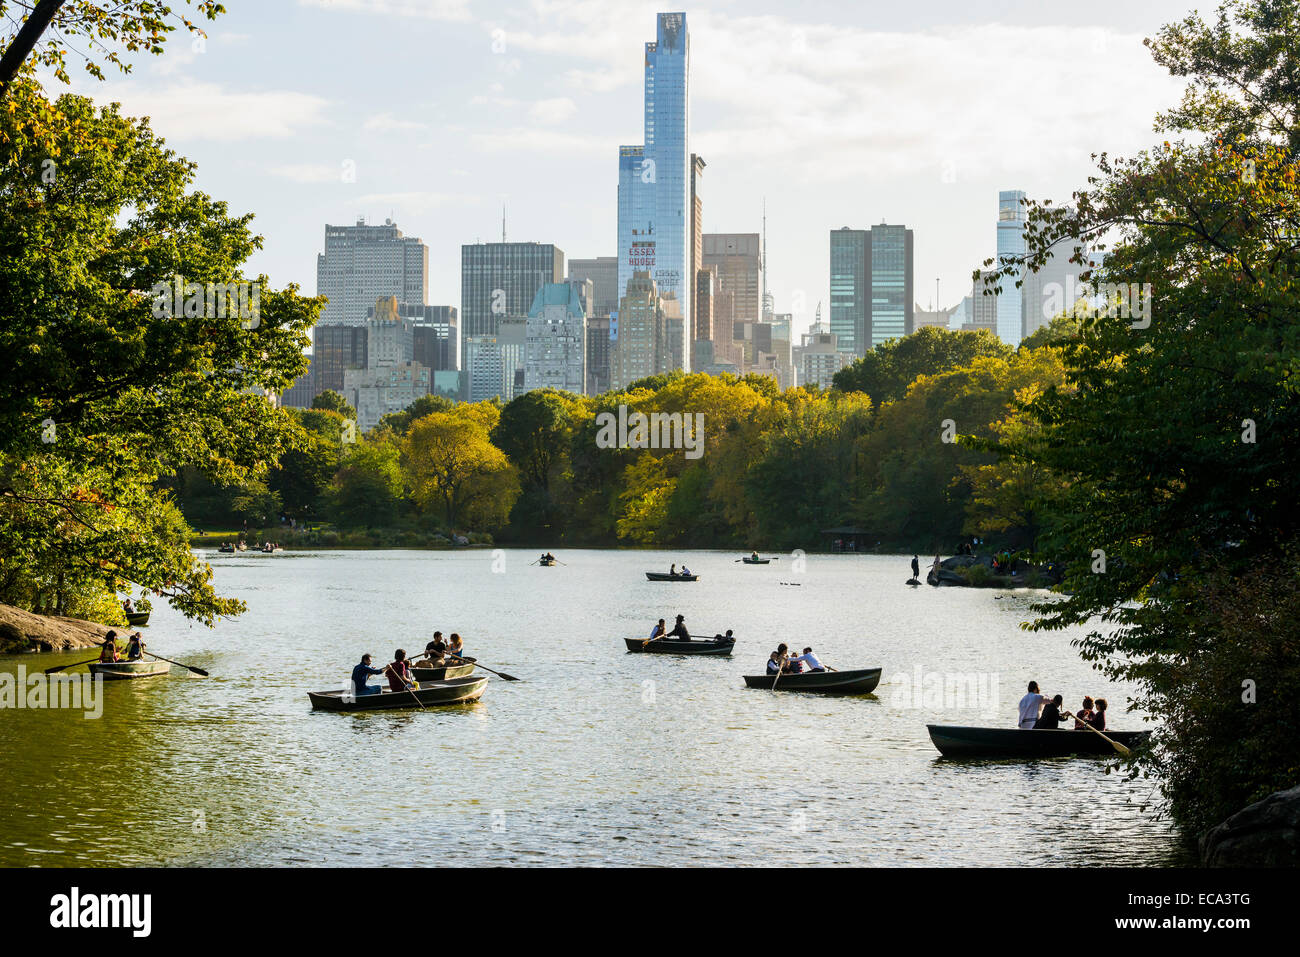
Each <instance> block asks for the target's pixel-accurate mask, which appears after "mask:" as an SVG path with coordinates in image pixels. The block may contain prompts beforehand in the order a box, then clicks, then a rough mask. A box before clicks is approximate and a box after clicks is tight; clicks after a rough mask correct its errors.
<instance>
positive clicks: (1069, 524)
mask: <svg viewBox="0 0 1300 957" xmlns="http://www.w3.org/2000/svg"><path fill="white" fill-rule="evenodd" d="M1298 11H1300V4H1297V3H1296V2H1295V0H1250V2H1230V3H1227V4H1225V5H1223V6H1221V7H1220V8H1219V13H1218V18H1217V21H1216V22H1214V23H1205V22H1204V21H1202V20H1201V19H1200V18H1199V17H1197V16H1195V15H1192V16H1189V17H1188V18H1186V19H1185V20H1183V21H1181V22H1180V23H1177V24H1174V25H1171V26H1167V27H1165V28H1164V29H1163V30H1162V31H1161V32H1160V35H1159V36H1158V38H1156V39H1155V40H1152V41H1149V43H1148V45H1149V46H1150V47H1151V49H1152V50H1153V53H1154V55H1155V56H1156V59H1157V61H1158V62H1160V63H1162V64H1163V65H1165V66H1166V67H1167V68H1168V69H1169V70H1170V72H1171V73H1174V74H1175V75H1179V76H1185V77H1187V78H1188V79H1189V81H1190V84H1189V89H1188V92H1187V95H1186V96H1185V98H1184V100H1183V102H1182V104H1181V105H1180V106H1179V107H1178V108H1177V109H1175V110H1173V111H1171V112H1169V113H1167V114H1165V115H1163V116H1162V117H1161V118H1160V120H1159V126H1158V128H1160V129H1162V130H1163V131H1165V132H1167V133H1171V134H1173V135H1175V136H1178V135H1180V134H1190V136H1188V137H1187V138H1186V139H1175V140H1173V141H1172V142H1168V141H1167V142H1165V143H1164V144H1163V145H1161V146H1159V147H1156V148H1154V149H1152V150H1150V151H1147V152H1143V153H1140V154H1138V155H1137V156H1136V157H1134V158H1132V159H1128V160H1116V159H1111V158H1109V157H1107V156H1105V155H1104V154H1103V155H1102V157H1101V158H1100V160H1099V162H1098V166H1099V174H1098V175H1097V176H1096V177H1094V178H1093V180H1092V184H1093V185H1092V187H1091V188H1090V189H1088V190H1084V191H1080V192H1078V193H1076V194H1075V196H1074V201H1073V204H1072V206H1071V207H1068V208H1067V207H1058V206H1051V205H1048V204H1034V205H1033V206H1031V209H1030V211H1029V223H1028V225H1027V228H1026V239H1027V244H1028V250H1029V252H1028V255H1027V256H1026V257H1025V261H1026V263H1041V262H1043V261H1044V259H1045V253H1046V250H1047V248H1048V247H1049V246H1050V245H1052V244H1053V243H1054V242H1058V241H1061V240H1062V239H1063V238H1065V237H1080V238H1081V239H1083V240H1084V241H1086V242H1089V243H1090V244H1095V243H1099V242H1100V241H1101V240H1102V239H1103V237H1106V236H1115V237H1116V240H1115V245H1114V248H1113V249H1112V250H1111V252H1110V254H1109V255H1108V256H1107V258H1106V261H1105V266H1104V268H1103V269H1102V270H1101V274H1100V275H1099V276H1098V279H1099V280H1100V281H1101V282H1102V283H1107V284H1110V290H1109V295H1108V298H1109V304H1108V306H1109V307H1108V308H1106V309H1104V310H1099V311H1098V312H1097V314H1096V315H1092V316H1090V317H1088V319H1087V320H1086V321H1085V322H1084V323H1083V325H1082V328H1081V330H1080V334H1079V336H1078V338H1077V339H1071V340H1068V341H1067V342H1065V343H1064V345H1063V347H1062V352H1063V354H1064V356H1065V362H1066V375H1067V380H1068V384H1069V390H1068V391H1067V390H1065V389H1047V390H1045V391H1044V392H1043V394H1042V395H1040V396H1038V397H1037V398H1035V399H1034V400H1033V401H1031V402H1030V403H1029V404H1028V405H1027V410H1028V412H1029V413H1030V414H1031V415H1032V416H1033V417H1034V418H1035V419H1036V420H1037V421H1038V422H1040V423H1042V425H1043V429H1042V432H1041V437H1040V438H1038V439H1036V440H1035V441H1033V442H1032V443H1019V444H1017V447H1016V449H1015V451H1016V452H1017V454H1019V455H1021V456H1022V457H1023V458H1024V459H1025V460H1026V461H1029V462H1032V463H1034V464H1035V465H1037V466H1040V467H1044V468H1048V469H1050V470H1052V471H1053V472H1054V473H1055V474H1057V475H1058V476H1061V477H1064V478H1066V479H1068V480H1069V485H1068V492H1067V494H1066V495H1065V496H1064V498H1063V501H1062V502H1061V506H1060V509H1059V513H1058V515H1057V517H1056V519H1055V520H1054V522H1053V527H1052V528H1050V529H1049V530H1048V531H1047V533H1046V534H1045V536H1044V537H1045V541H1046V545H1047V548H1048V549H1049V550H1050V551H1051V552H1052V553H1054V554H1056V555H1060V556H1068V567H1067V573H1066V581H1065V585H1064V589H1065V591H1066V593H1067V597H1066V598H1064V599H1063V600H1061V601H1059V602H1055V603H1052V604H1051V605H1044V606H1041V607H1040V608H1039V615H1040V617H1039V618H1038V619H1037V620H1036V622H1035V627H1038V628H1060V627H1065V626H1067V625H1074V624H1087V625H1089V627H1090V631H1089V632H1088V634H1087V636H1086V637H1085V638H1084V639H1082V640H1081V642H1080V649H1081V653H1082V654H1083V656H1084V657H1085V658H1086V659H1088V660H1090V661H1093V662H1095V663H1097V665H1098V667H1101V668H1103V669H1104V670H1105V671H1106V672H1107V673H1108V674H1110V675H1112V676H1114V677H1116V678H1119V679H1124V680H1128V681H1132V682H1133V683H1134V684H1135V686H1136V687H1137V689H1138V690H1137V693H1136V695H1135V698H1134V702H1135V703H1136V704H1137V705H1138V707H1140V708H1142V709H1143V710H1145V711H1147V712H1149V713H1151V714H1154V715H1156V716H1158V717H1159V718H1161V719H1162V720H1161V722H1160V723H1159V724H1158V725H1157V727H1156V730H1155V732H1154V745H1153V747H1152V748H1149V749H1145V750H1143V751H1141V752H1139V753H1138V757H1137V759H1136V763H1135V764H1134V765H1133V769H1132V770H1133V773H1154V774H1156V775H1158V778H1159V782H1160V786H1161V790H1162V792H1163V793H1164V794H1165V796H1166V798H1167V799H1168V801H1169V809H1170V811H1171V813H1172V814H1173V816H1174V817H1175V819H1176V820H1178V821H1179V822H1181V823H1183V824H1185V825H1187V826H1188V828H1189V829H1191V830H1192V831H1193V832H1195V831H1198V830H1202V829H1204V828H1205V827H1207V826H1209V825H1210V824H1213V823H1215V822H1216V821H1217V819H1220V818H1221V817H1222V816H1223V815H1224V814H1225V813H1227V812H1229V811H1231V810H1235V809H1236V807H1235V806H1234V805H1239V804H1240V803H1241V802H1242V801H1244V800H1246V799H1247V798H1248V797H1249V796H1250V795H1256V796H1257V795H1258V793H1259V788H1260V787H1262V786H1264V784H1265V782H1278V781H1282V780H1286V781H1287V782H1288V783H1293V782H1294V773H1295V766H1296V765H1295V752H1294V747H1293V746H1292V745H1291V744H1290V743H1288V741H1287V740H1286V739H1287V738H1288V737H1289V735H1286V734H1280V733H1278V729H1281V728H1283V727H1289V725H1290V721H1291V718H1290V708H1289V703H1288V702H1287V701H1286V700H1285V698H1284V696H1280V695H1279V696H1261V697H1259V698H1258V700H1256V701H1253V702H1247V701H1246V700H1245V699H1244V696H1243V693H1242V687H1241V682H1242V680H1243V679H1246V678H1252V677H1253V675H1255V674H1256V673H1261V674H1262V673H1270V674H1275V675H1276V674H1277V667H1276V658H1275V655H1276V654H1277V653H1278V648H1279V647H1283V645H1280V644H1279V642H1281V641H1282V640H1283V639H1284V638H1285V637H1286V636H1285V634H1283V633H1282V632H1281V631H1279V630H1278V629H1277V627H1276V625H1272V624H1270V625H1268V627H1267V628H1266V627H1265V626H1264V623H1263V622H1260V620H1259V618H1258V617H1256V616H1259V615H1262V614H1264V613H1265V607H1266V604H1267V603H1266V601H1265V600H1264V598H1263V597H1262V596H1264V595H1266V594H1267V593H1268V591H1269V589H1270V588H1272V587H1273V586H1272V585H1271V584H1269V583H1268V582H1267V581H1259V580H1258V579H1255V586H1257V587H1255V586H1251V590H1243V591H1242V592H1241V593H1240V594H1239V595H1237V594H1235V593H1234V587H1233V585H1232V583H1233V582H1235V581H1243V582H1247V583H1249V582H1251V581H1252V579H1253V578H1254V576H1255V575H1256V573H1257V571H1258V570H1259V569H1274V568H1276V569H1277V570H1278V577H1279V579H1280V580H1289V581H1291V582H1292V583H1294V578H1295V575H1296V573H1297V571H1300V568H1298V566H1297V563H1296V554H1295V547H1296V544H1297V542H1298V541H1300V512H1297V510H1296V508H1295V502H1296V501H1297V499H1300V462H1297V457H1296V450H1297V449H1300V442H1297V435H1296V422H1298V421H1300V403H1298V402H1297V390H1296V383H1297V381H1300V380H1297V378H1296V375H1295V373H1296V372H1297V370H1298V369H1300V327H1298V326H1297V323H1296V320H1295V316H1296V313H1297V305H1300V297H1298V296H1297V292H1296V290H1297V289H1300V247H1297V245H1296V243H1295V221H1296V220H1295V210H1296V209H1297V208H1300V188H1298V184H1297V175H1296V160H1297V146H1298V145H1300V117H1298V114H1297V111H1298V110H1300V106H1298V101H1300V98H1297V96H1296V95H1295V93H1296V88H1297V86H1296V64H1297V63H1298V62H1300V30H1297V24H1298V23H1300V13H1298ZM1017 268H1018V267H1017V264H1015V263H1008V264H1004V265H1003V267H1002V268H1001V269H1000V270H999V271H1000V273H1001V274H1002V276H1003V277H1006V276H1009V275H1013V274H1015V272H1016V271H1017ZM1040 351H1041V350H1040ZM1257 625H1258V628H1257ZM1238 627H1241V628H1243V629H1248V630H1250V631H1252V632H1254V631H1258V632H1259V633H1261V634H1264V633H1266V632H1268V629H1269V628H1271V629H1272V635H1273V636H1275V637H1270V638H1269V639H1268V640H1261V641H1258V642H1253V641H1247V640H1245V639H1244V637H1243V638H1242V639H1240V640H1239V639H1238V637H1237V636H1236V635H1234V634H1233V632H1234V631H1235V630H1236V629H1237V628H1238ZM1225 649H1227V650H1228V651H1229V652H1230V654H1231V661H1232V662H1233V666H1234V672H1233V675H1231V676H1229V675H1227V674H1224V673H1223V672H1222V671H1221V670H1220V669H1219V667H1218V664H1217V662H1218V658H1217V657H1216V656H1219V655H1221V654H1222V653H1223V652H1224V650H1225ZM1189 676H1198V680H1189ZM1200 678H1204V680H1200ZM1247 708H1249V709H1250V713H1249V715H1247V714H1243V713H1242V710H1243V709H1247ZM1226 715H1230V716H1231V717H1230V718H1228V719H1225V716H1226ZM1243 735H1245V736H1246V737H1244V738H1243ZM1243 754H1248V755H1249V756H1250V760H1251V762H1252V768H1251V770H1250V772H1249V774H1248V775H1247V779H1248V782H1249V785H1248V786H1247V787H1244V788H1238V787H1233V788H1230V789H1228V790H1227V791H1226V792H1225V793H1223V794H1220V793H1217V792H1215V791H1213V790H1211V789H1208V788H1206V787H1205V786H1203V785H1202V784H1201V782H1202V781H1215V780H1222V775H1220V774H1219V773H1218V771H1217V770H1216V769H1217V768H1218V767H1219V766H1221V765H1222V766H1228V767H1233V768H1237V769H1240V768H1241V764H1240V762H1239V760H1238V758H1239V756H1240V755H1243ZM1192 782H1195V783H1192Z"/></svg>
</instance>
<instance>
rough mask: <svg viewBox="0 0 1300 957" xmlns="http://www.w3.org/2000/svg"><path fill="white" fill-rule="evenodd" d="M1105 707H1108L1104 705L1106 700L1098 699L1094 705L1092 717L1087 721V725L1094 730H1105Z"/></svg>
mask: <svg viewBox="0 0 1300 957" xmlns="http://www.w3.org/2000/svg"><path fill="white" fill-rule="evenodd" d="M1107 707H1108V706H1107V704H1106V699H1105V698H1098V699H1097V703H1096V705H1095V708H1096V710H1095V711H1093V713H1092V717H1091V718H1090V719H1088V723H1089V724H1090V725H1092V726H1093V727H1094V728H1096V729H1097V730H1098V731H1105V730H1106V708H1107Z"/></svg>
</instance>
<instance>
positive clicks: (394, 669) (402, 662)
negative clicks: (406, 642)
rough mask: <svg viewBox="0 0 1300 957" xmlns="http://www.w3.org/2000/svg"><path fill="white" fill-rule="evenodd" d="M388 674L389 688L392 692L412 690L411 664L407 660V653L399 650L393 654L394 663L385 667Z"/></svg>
mask: <svg viewBox="0 0 1300 957" xmlns="http://www.w3.org/2000/svg"><path fill="white" fill-rule="evenodd" d="M384 670H385V671H387V672H388V687H389V690H391V691H409V690H410V689H411V663H410V662H409V661H407V660H406V652H405V651H403V650H402V649H401V648H398V649H397V650H396V651H394V652H393V661H392V662H391V663H390V664H388V665H385V666H384Z"/></svg>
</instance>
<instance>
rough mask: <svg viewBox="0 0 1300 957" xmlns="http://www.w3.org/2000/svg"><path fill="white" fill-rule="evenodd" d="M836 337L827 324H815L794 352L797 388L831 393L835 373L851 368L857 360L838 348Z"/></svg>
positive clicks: (804, 335)
mask: <svg viewBox="0 0 1300 957" xmlns="http://www.w3.org/2000/svg"><path fill="white" fill-rule="evenodd" d="M835 340H836V336H835V333H833V332H831V331H830V326H829V325H827V324H826V323H821V322H818V323H815V324H814V325H813V327H812V329H811V330H809V331H808V332H805V333H804V334H803V336H802V337H801V339H800V343H799V345H797V346H795V348H794V353H795V354H794V364H795V372H796V384H797V385H815V386H820V387H821V388H823V389H829V388H830V387H831V385H832V383H833V381H834V379H835V373H837V372H839V371H840V370H841V369H843V368H845V367H846V366H848V365H850V364H851V363H852V362H853V359H854V357H853V356H852V355H850V354H849V353H847V352H843V351H841V350H840V348H839V343H838V342H836V341H835Z"/></svg>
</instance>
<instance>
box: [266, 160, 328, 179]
mask: <svg viewBox="0 0 1300 957" xmlns="http://www.w3.org/2000/svg"><path fill="white" fill-rule="evenodd" d="M270 173H271V175H272V176H279V177H280V178H282V179H288V180H292V181H293V182H295V183H341V182H343V168H342V167H341V166H328V165H326V164H323V163H296V164H290V165H288V166H273V167H272V168H271V170H270Z"/></svg>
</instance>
